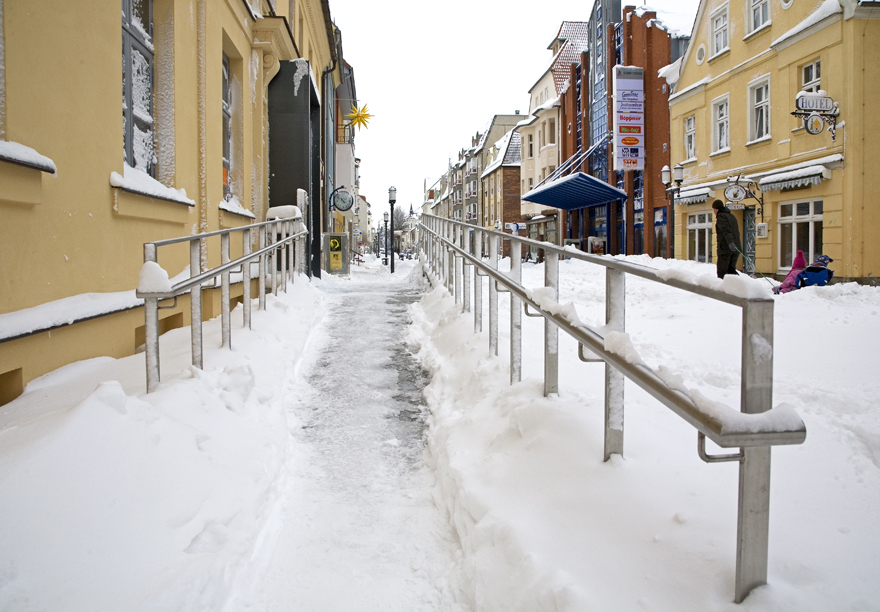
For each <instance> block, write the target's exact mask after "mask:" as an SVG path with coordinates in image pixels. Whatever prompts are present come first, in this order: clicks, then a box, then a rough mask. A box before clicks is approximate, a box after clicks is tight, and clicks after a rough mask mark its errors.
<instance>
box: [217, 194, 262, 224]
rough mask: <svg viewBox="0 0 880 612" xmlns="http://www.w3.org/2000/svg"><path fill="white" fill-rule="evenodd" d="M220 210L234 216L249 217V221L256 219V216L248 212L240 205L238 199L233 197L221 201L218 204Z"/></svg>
mask: <svg viewBox="0 0 880 612" xmlns="http://www.w3.org/2000/svg"><path fill="white" fill-rule="evenodd" d="M219 206H220V210H225V211H226V212H231V213H234V214H236V215H241V216H242V217H249V218H251V219H256V218H257V217H256V215H254V213H252V212H251V211H249V210H248V209H247V208H245V207H244V206H242V205H241V202H240V201H239V199H238V198H237V197H235V196H232V198H230V199H228V200H222V201H221V202H220V205H219Z"/></svg>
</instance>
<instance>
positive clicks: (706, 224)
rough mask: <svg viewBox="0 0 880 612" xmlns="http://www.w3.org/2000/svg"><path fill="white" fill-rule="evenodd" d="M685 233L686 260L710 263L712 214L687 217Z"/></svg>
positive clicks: (697, 214)
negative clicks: (686, 238)
mask: <svg viewBox="0 0 880 612" xmlns="http://www.w3.org/2000/svg"><path fill="white" fill-rule="evenodd" d="M687 233H688V251H687V257H688V259H690V260H691V261H699V262H701V263H712V213H710V212H705V213H695V214H691V215H688V223H687Z"/></svg>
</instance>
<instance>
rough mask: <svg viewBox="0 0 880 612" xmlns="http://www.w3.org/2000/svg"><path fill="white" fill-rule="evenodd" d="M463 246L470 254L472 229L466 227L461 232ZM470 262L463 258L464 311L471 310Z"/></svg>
mask: <svg viewBox="0 0 880 612" xmlns="http://www.w3.org/2000/svg"><path fill="white" fill-rule="evenodd" d="M461 248H462V249H464V252H465V253H467V254H468V255H470V254H471V253H472V251H471V232H470V229H468V228H464V230H463V231H462V234H461ZM470 265H471V264H470V262H468V261H467V260H465V259H463V258H462V271H461V281H462V287H463V289H462V292H463V296H462V297H463V298H464V311H465V312H470V311H471V277H470V275H469V274H468V267H469V266H470Z"/></svg>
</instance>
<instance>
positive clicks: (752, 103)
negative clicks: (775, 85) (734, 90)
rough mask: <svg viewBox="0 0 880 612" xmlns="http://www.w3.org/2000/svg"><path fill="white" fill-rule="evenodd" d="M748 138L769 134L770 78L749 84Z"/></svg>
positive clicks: (758, 137)
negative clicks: (749, 117)
mask: <svg viewBox="0 0 880 612" xmlns="http://www.w3.org/2000/svg"><path fill="white" fill-rule="evenodd" d="M749 113H750V115H751V119H750V121H749V140H759V139H761V138H765V137H767V136H769V135H770V80H769V79H764V80H762V81H760V82H758V83H756V84H754V85H751V86H749Z"/></svg>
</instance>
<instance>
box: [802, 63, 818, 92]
mask: <svg viewBox="0 0 880 612" xmlns="http://www.w3.org/2000/svg"><path fill="white" fill-rule="evenodd" d="M821 76H822V70H821V66H820V63H819V60H816V61H815V62H811V63H809V64H807V65H806V66H804V67H803V68H801V77H802V80H801V83H802V84H803V85H802V86H801V89H803V90H804V91H819V90H820V89H822V88H821V86H820V77H821Z"/></svg>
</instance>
